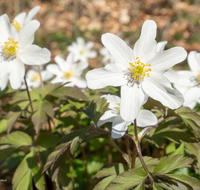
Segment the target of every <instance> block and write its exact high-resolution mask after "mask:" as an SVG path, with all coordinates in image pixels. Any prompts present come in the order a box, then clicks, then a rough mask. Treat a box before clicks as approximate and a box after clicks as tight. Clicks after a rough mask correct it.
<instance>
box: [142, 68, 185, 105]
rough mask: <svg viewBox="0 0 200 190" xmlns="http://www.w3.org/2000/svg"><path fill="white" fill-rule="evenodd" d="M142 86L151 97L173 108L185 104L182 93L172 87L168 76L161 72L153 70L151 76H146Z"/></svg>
mask: <svg viewBox="0 0 200 190" xmlns="http://www.w3.org/2000/svg"><path fill="white" fill-rule="evenodd" d="M142 88H143V90H144V91H145V93H147V94H148V95H149V96H150V97H151V98H153V99H155V100H157V101H159V102H161V103H162V104H163V105H164V106H166V107H169V108H171V109H177V108H179V107H180V106H181V105H182V104H183V101H184V99H183V96H182V94H181V93H180V92H179V91H178V90H175V89H174V88H172V86H171V84H170V82H169V81H168V80H167V78H166V77H164V76H163V75H161V74H157V73H153V72H151V75H150V77H149V78H148V77H146V78H144V81H143V82H142Z"/></svg>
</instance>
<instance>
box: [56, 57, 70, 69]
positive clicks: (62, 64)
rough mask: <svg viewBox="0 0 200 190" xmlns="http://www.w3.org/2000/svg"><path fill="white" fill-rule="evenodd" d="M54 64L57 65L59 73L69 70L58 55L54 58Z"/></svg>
mask: <svg viewBox="0 0 200 190" xmlns="http://www.w3.org/2000/svg"><path fill="white" fill-rule="evenodd" d="M54 60H55V62H56V63H57V64H58V66H59V68H60V70H61V71H66V70H67V69H69V65H68V64H67V63H66V61H65V60H64V59H63V58H62V57H60V56H59V55H57V56H56V57H55V58H54Z"/></svg>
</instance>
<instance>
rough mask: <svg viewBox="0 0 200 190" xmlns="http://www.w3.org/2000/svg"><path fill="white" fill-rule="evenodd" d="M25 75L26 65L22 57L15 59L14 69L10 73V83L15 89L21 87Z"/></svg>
mask: <svg viewBox="0 0 200 190" xmlns="http://www.w3.org/2000/svg"><path fill="white" fill-rule="evenodd" d="M24 75H25V66H24V64H23V63H22V62H21V60H20V59H18V58H16V59H14V60H13V66H12V71H11V73H10V74H9V80H10V85H11V87H12V88H13V89H18V88H20V86H21V84H22V81H23V78H24Z"/></svg>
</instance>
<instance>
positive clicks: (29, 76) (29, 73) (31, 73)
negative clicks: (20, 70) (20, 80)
mask: <svg viewBox="0 0 200 190" xmlns="http://www.w3.org/2000/svg"><path fill="white" fill-rule="evenodd" d="M38 74H39V73H38V72H37V71H35V70H33V69H29V70H28V71H27V73H26V78H28V79H30V80H32V77H33V75H38Z"/></svg>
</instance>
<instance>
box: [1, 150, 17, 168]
mask: <svg viewBox="0 0 200 190" xmlns="http://www.w3.org/2000/svg"><path fill="white" fill-rule="evenodd" d="M16 149H17V147H11V148H5V149H2V150H0V155H1V156H0V165H1V164H2V163H3V162H4V161H5V159H6V158H7V157H8V156H9V155H11V154H12V153H13V152H14V151H15V150H16Z"/></svg>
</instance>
